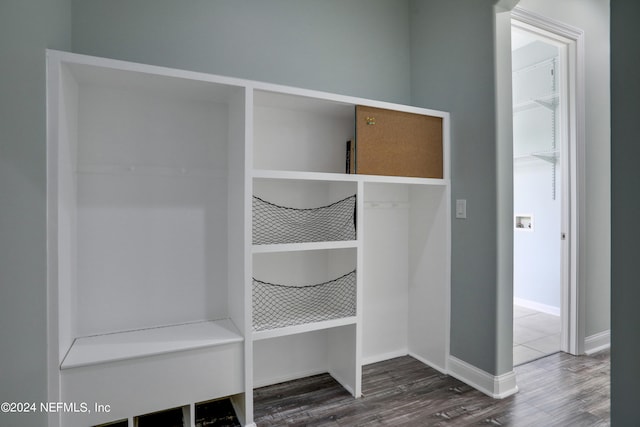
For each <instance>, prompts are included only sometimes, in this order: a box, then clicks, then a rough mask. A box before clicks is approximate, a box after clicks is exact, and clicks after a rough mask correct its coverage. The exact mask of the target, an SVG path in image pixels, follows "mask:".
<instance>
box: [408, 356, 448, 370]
mask: <svg viewBox="0 0 640 427" xmlns="http://www.w3.org/2000/svg"><path fill="white" fill-rule="evenodd" d="M409 356H411V357H413V358H414V359H416V360H418V361H420V362H422V363H424V364H425V365H427V366H429V367H430V368H433V369H435V370H436V371H438V372H440V373H441V374H448V373H449V372H448V371H447V368H445V367H442V366H439V365H436V364H435V363H432V362H431V361H429V360H427V359H425V358H423V357H420V356H418V355H417V354H415V353H412V352H409Z"/></svg>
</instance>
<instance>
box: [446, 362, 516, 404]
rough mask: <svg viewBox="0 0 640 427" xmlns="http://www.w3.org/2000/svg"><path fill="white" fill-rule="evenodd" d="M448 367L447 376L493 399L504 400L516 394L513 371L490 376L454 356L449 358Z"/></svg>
mask: <svg viewBox="0 0 640 427" xmlns="http://www.w3.org/2000/svg"><path fill="white" fill-rule="evenodd" d="M448 365H449V375H451V376H452V377H455V378H457V379H459V380H460V381H462V382H464V383H466V384H469V385H470V386H471V387H473V388H475V389H477V390H479V391H481V392H483V393H484V394H486V395H487V396H490V397H493V398H494V399H504V398H505V397H508V396H511V395H512V394H515V393H517V392H518V386H517V385H516V373H515V372H514V371H511V372H507V373H506V374H502V375H498V376H496V375H491V374H489V373H487V372H485V371H483V370H482V369H479V368H476V367H475V366H473V365H470V364H469V363H467V362H465V361H463V360H460V359H458V358H457V357H455V356H449V361H448Z"/></svg>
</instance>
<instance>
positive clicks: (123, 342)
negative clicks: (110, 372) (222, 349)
mask: <svg viewBox="0 0 640 427" xmlns="http://www.w3.org/2000/svg"><path fill="white" fill-rule="evenodd" d="M242 341H243V338H242V335H241V334H240V332H239V331H238V329H237V328H236V326H235V325H234V324H233V322H232V321H231V320H230V319H222V320H216V321H209V322H197V323H188V324H183V325H173V326H164V327H158V328H150V329H142V330H136V331H128V332H120V333H112V334H105V335H95V336H89V337H82V338H77V339H76V340H75V341H74V343H73V345H72V346H71V348H70V349H69V352H68V353H67V355H66V357H65V358H64V360H63V361H62V364H61V366H60V368H61V369H70V368H77V367H80V366H88V365H96V364H99V363H107V362H115V361H119V360H126V359H132V358H138V357H145V356H152V355H158V354H166V353H172V352H176V351H183V350H193V349H197V348H203V347H212V346H217V345H223V344H231V343H239V342H242Z"/></svg>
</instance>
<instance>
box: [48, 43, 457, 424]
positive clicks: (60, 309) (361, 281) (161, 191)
mask: <svg viewBox="0 0 640 427" xmlns="http://www.w3.org/2000/svg"><path fill="white" fill-rule="evenodd" d="M47 55H48V61H47V91H48V92H47V103H48V104H47V117H48V120H47V122H48V138H47V144H48V145H47V173H48V175H47V204H48V217H47V233H48V238H47V242H48V243H47V244H48V247H47V256H48V265H49V266H50V268H49V270H48V288H49V289H48V291H49V294H50V295H51V298H49V306H48V316H49V324H50V325H51V327H50V328H49V336H48V339H49V343H50V346H49V348H50V351H49V355H48V358H49V363H48V366H49V384H50V387H49V390H51V393H50V395H49V396H48V399H49V401H58V402H60V401H62V402H74V401H91V402H94V401H95V402H99V403H100V402H105V403H109V404H110V405H111V411H110V412H109V413H90V414H89V413H86V414H69V413H60V414H57V415H51V416H50V417H49V419H50V427H60V426H65V427H86V426H88V425H101V424H107V423H111V422H115V421H118V420H127V423H129V424H132V423H133V424H134V425H135V423H136V422H137V423H141V422H142V423H145V422H146V423H150V422H153V421H149V420H152V418H153V417H148V416H147V415H148V414H153V413H156V412H159V411H163V410H166V409H171V408H178V410H176V411H175V413H176V420H178V418H179V417H178V412H179V411H181V414H182V420H183V424H185V425H186V424H189V423H191V424H192V423H193V421H194V419H195V418H198V416H199V415H198V411H199V409H198V408H201V409H200V414H203V413H204V412H203V411H204V410H203V409H202V407H200V406H198V405H199V404H198V403H197V402H208V401H212V400H216V399H221V398H229V399H230V401H231V403H232V405H233V408H234V409H235V411H236V413H237V418H238V420H239V422H240V423H241V424H242V425H243V426H253V389H254V387H255V385H256V384H260V385H266V384H274V383H277V382H280V381H286V380H289V379H294V378H300V377H304V376H307V375H310V374H313V373H320V372H328V373H330V374H331V375H332V376H333V377H334V378H335V379H336V380H337V381H338V382H339V383H340V384H342V385H343V386H344V388H345V389H346V390H348V391H349V392H350V393H351V394H352V395H353V396H354V397H356V398H357V397H360V396H361V372H362V365H363V363H365V361H369V360H380V359H382V358H384V357H387V356H388V355H398V354H399V353H402V352H407V351H409V350H407V349H411V352H412V354H414V355H416V357H419V358H421V359H422V360H424V361H425V362H426V363H429V364H430V365H432V366H435V367H444V366H446V357H447V353H448V328H449V318H448V316H449V312H448V301H449V298H448V292H449V282H450V272H449V268H450V255H449V251H450V189H449V187H450V178H449V143H450V142H449V138H450V136H449V120H450V119H449V114H448V113H446V112H442V111H437V110H429V109H424V108H418V107H413V106H407V105H397V104H391V103H386V102H380V101H374V100H367V99H362V98H355V97H350V96H343V95H336V94H330V93H324V92H318V91H312V90H306V89H300V88H291V87H286V86H279V85H273V84H267V83H261V82H255V81H248V80H241V79H235V78H229V77H222V76H215V75H210V74H204V73H196V72H190V71H184V70H175V69H169V68H164V67H156V66H150V65H144V64H136V63H131V62H126V61H116V60H111V59H105V58H96V57H91V56H85V55H78V54H73V53H66V52H58V51H48V52H47ZM363 107H365V108H363ZM357 109H360V110H362V111H364V110H366V111H367V116H368V115H373V114H374V113H375V114H376V116H377V119H376V118H373V117H367V123H365V124H363V123H359V121H358V118H357V117H358V116H357V115H356V110H357ZM369 111H371V112H372V113H371V114H369ZM378 114H380V115H378ZM384 116H388V117H396V118H397V120H395V121H393V125H392V129H388V128H386V129H381V128H380V127H381V126H384V125H385V123H387V122H386V120H385V119H384ZM407 117H410V118H411V119H412V120H411V122H412V123H419V122H425V123H426V122H430V123H431V122H433V123H435V125H433V126H429V127H428V129H427V132H422V133H420V135H423V136H419V137H417V138H412V140H411V142H410V143H404V142H403V138H401V137H400V136H402V135H414V132H412V129H413V128H411V126H413V125H410V126H409V128H408V129H407V128H402V129H399V130H398V132H397V134H398V135H399V136H398V138H395V137H394V130H393V128H394V127H395V126H400V127H402V126H406V125H404V124H403V123H405V122H404V119H405V118H407ZM414 119H415V120H414ZM357 121H358V122H357ZM407 123H408V122H407ZM357 124H359V125H360V127H359V129H360V131H359V132H356V130H357V129H358V126H356V125H357ZM374 124H375V126H378V128H373V127H371V126H373V125H374ZM363 129H366V132H364V131H363ZM376 129H380V131H381V132H380V133H379V134H380V135H382V134H384V138H386V139H385V141H387V142H384V143H382V144H381V143H380V140H378V141H377V146H378V147H381V148H380V150H382V151H381V152H380V153H377V152H376V148H375V146H376V144H374V145H373V146H372V147H374V148H371V147H369V148H368V150H367V155H368V156H370V157H369V159H373V160H374V162H373V165H374V166H375V165H376V164H378V163H379V164H380V165H382V166H384V167H385V168H388V167H391V168H392V172H389V173H387V174H386V175H385V174H381V172H380V171H381V169H376V168H375V167H374V168H373V169H369V170H368V172H367V173H369V174H362V173H345V172H346V169H347V168H346V163H347V162H346V156H347V141H350V140H351V141H355V144H353V146H355V147H356V150H355V152H354V156H356V157H355V158H356V160H357V154H358V150H357V145H358V144H366V143H367V138H376V134H377V133H376ZM367 134H369V135H371V136H366V135H367ZM414 136H415V135H414ZM389 138H390V139H389ZM421 141H424V142H425V143H424V144H422V142H421ZM403 144H404V148H402V149H401V147H402V146H403ZM360 147H361V149H362V147H364V146H363V145H361V146H360ZM427 147H428V148H427ZM434 147H435V148H434ZM411 150H417V151H411ZM413 152H415V153H419V154H420V156H425V153H426V157H419V158H421V159H426V160H425V164H426V163H429V165H431V166H429V168H432V166H434V165H435V167H434V168H432V169H434V170H435V169H437V171H436V173H434V174H433V175H432V174H430V172H429V173H427V172H424V173H422V172H419V173H417V174H416V176H412V177H408V176H406V174H405V175H403V170H402V164H403V161H402V160H399V159H402V158H404V159H407V158H410V157H411V156H412V154H411V153H413ZM360 153H361V154H362V151H360ZM429 153H431V154H429ZM349 155H350V156H351V151H350V154H349ZM395 155H398V156H404V157H398V158H397V159H394V160H395V162H386V161H385V159H387V160H388V158H389V156H395ZM407 156H409V157H407ZM416 158H418V157H416ZM378 160H379V161H380V162H378ZM412 160H413V159H412ZM420 162H421V161H418V162H417V163H420ZM388 163H394V165H391V166H390V165H389V164H388ZM356 165H357V162H356V164H354V167H355V166H356ZM418 166H421V165H418ZM356 169H357V168H356ZM416 169H421V168H420V167H418V168H416ZM382 170H384V169H382ZM349 172H353V170H350V171H349ZM407 174H408V173H407ZM412 174H413V173H412ZM387 175H394V176H387ZM421 176H435V178H423V177H421ZM256 200H257V201H258V202H259V204H261V205H263V206H267V207H268V210H270V214H269V215H266V216H264V215H262V214H257V213H256V212H257V210H255V209H254V208H255V206H254V201H256ZM337 207H339V208H340V209H335V208H337ZM312 212H313V213H312ZM315 212H323V213H324V212H327V213H328V215H324V214H323V215H320V216H318V215H316V214H315ZM292 213H293V215H290V214H292ZM265 231H269V233H268V234H269V236H268V237H267V238H264V239H263V238H262V237H261V238H259V239H256V235H258V234H261V233H262V234H264V233H263V232H265ZM356 272H357V274H356ZM345 277H348V283H347V284H346V285H345V284H340V286H334V284H335V281H336V279H338V278H342V279H344V278H345ZM274 289H275V290H278V291H282V290H284V291H285V292H284V293H282V292H274ZM263 302H266V303H265V304H263ZM129 396H135V397H134V398H130V397H129ZM194 417H195V418H194ZM176 423H177V424H179V423H180V422H179V421H176Z"/></svg>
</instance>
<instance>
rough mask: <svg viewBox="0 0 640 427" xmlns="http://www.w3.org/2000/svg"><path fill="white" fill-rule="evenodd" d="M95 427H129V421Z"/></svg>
mask: <svg viewBox="0 0 640 427" xmlns="http://www.w3.org/2000/svg"><path fill="white" fill-rule="evenodd" d="M93 427H129V420H119V421H114V422H111V423H106V424H100V425H96V426H93Z"/></svg>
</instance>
